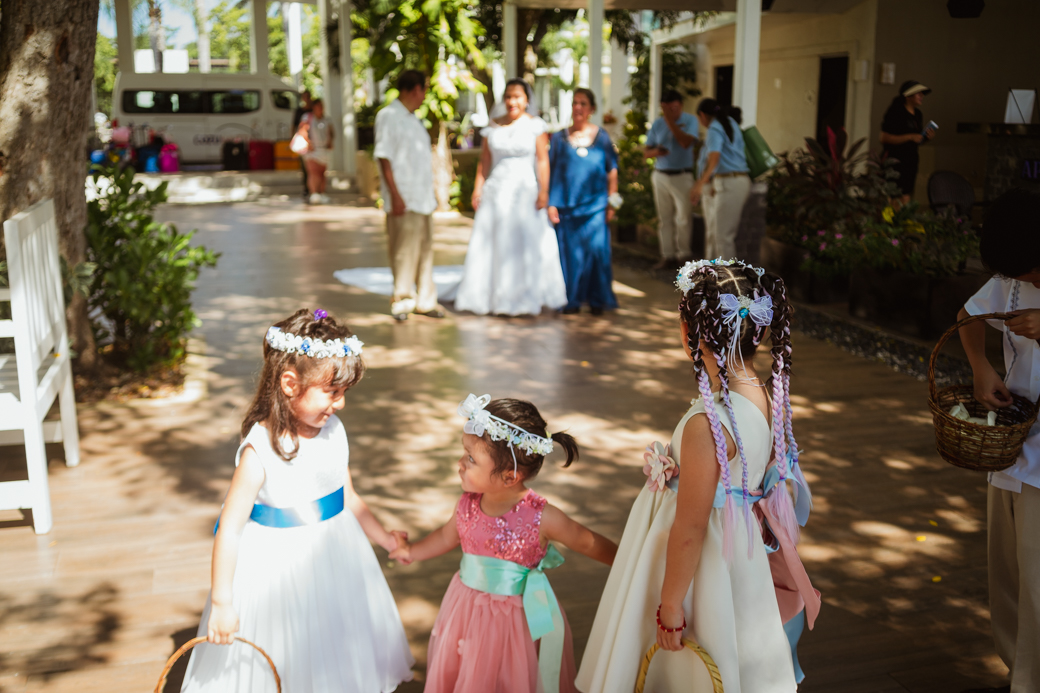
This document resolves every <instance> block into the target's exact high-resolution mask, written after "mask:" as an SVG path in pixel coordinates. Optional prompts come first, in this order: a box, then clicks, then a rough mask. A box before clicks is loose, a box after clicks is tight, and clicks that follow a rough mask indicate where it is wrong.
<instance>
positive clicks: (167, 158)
mask: <svg viewBox="0 0 1040 693" xmlns="http://www.w3.org/2000/svg"><path fill="white" fill-rule="evenodd" d="M159 170H160V171H162V172H163V173H177V172H178V171H180V170H181V158H180V152H179V151H178V149H177V145H175V144H173V143H172V142H171V143H170V144H164V145H163V148H162V149H160V150H159Z"/></svg>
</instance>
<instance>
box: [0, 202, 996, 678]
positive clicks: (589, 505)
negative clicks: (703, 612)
mask: <svg viewBox="0 0 1040 693" xmlns="http://www.w3.org/2000/svg"><path fill="white" fill-rule="evenodd" d="M165 215H166V216H167V217H168V218H170V219H172V220H175V221H176V222H177V223H178V224H180V225H181V227H182V228H193V227H198V228H199V229H200V233H199V235H198V236H197V239H198V240H199V241H200V242H202V243H205V244H207V245H209V246H210V247H213V248H215V249H217V250H220V251H221V252H223V254H224V255H223V257H222V258H221V260H220V265H219V268H218V269H217V270H215V271H208V272H206V273H204V274H203V276H202V278H201V280H200V282H199V288H198V291H197V293H196V301H197V308H198V312H199V314H200V317H201V318H202V320H203V326H202V328H201V329H200V330H199V335H200V336H201V337H202V338H203V339H204V341H205V347H206V352H205V364H206V367H207V371H206V378H205V385H206V391H205V393H203V395H202V396H201V397H199V398H198V399H197V400H196V401H188V402H179V403H178V402H158V403H136V404H125V405H116V404H106V405H101V406H91V407H82V408H81V412H80V427H81V431H82V448H83V462H82V464H81V465H80V466H79V467H77V468H75V469H67V468H65V467H64V465H63V463H62V462H61V450H60V447H55V448H53V460H52V462H51V477H50V478H51V493H52V498H53V503H54V515H55V525H54V530H53V531H52V532H51V533H50V534H48V535H45V536H36V535H34V534H33V533H32V530H31V529H30V528H29V527H28V526H27V525H26V523H25V521H24V519H22V518H21V516H20V515H19V514H18V513H7V514H4V515H0V691H4V692H5V693H14V692H17V693H23V692H24V693H28V692H29V691H34V692H35V691H53V692H57V691H63V692H64V691H68V692H73V691H74V692H76V693H88V692H92V691H97V692H99V693H100V692H102V691H103V692H104V693H114V692H117V693H122V692H125V693H131V692H139V691H147V690H151V689H152V688H153V687H154V685H155V680H156V678H157V676H158V673H159V671H160V669H161V668H162V664H163V661H164V660H165V659H166V658H167V657H168V656H169V655H170V654H171V653H172V652H173V651H174V649H175V648H176V647H177V646H178V645H179V644H180V643H182V642H184V641H185V640H187V639H188V638H190V637H191V636H193V635H194V632H195V629H196V627H197V624H198V618H199V614H200V612H201V609H202V606H203V602H204V600H205V596H206V591H207V589H208V581H209V575H208V568H209V555H210V549H211V541H212V534H211V530H212V526H213V520H214V518H215V516H216V514H217V511H218V508H219V505H220V501H221V498H222V497H223V494H224V492H225V490H226V485H227V483H228V480H229V479H230V476H231V471H232V467H233V464H232V459H233V453H234V450H235V447H236V444H237V438H238V434H237V430H238V427H239V424H240V420H241V416H242V414H243V409H244V407H245V406H246V405H247V403H248V400H249V398H250V396H251V394H252V387H253V382H254V378H255V374H256V372H257V370H258V367H259V356H260V344H261V339H262V335H263V333H264V330H265V329H266V326H267V325H269V324H270V322H271V321H272V320H274V319H277V318H279V317H281V316H284V315H286V314H288V313H289V312H291V311H292V310H294V309H296V308H298V307H301V306H310V307H318V306H321V307H324V308H326V309H328V310H329V311H330V312H332V313H333V314H335V315H337V316H341V317H345V318H346V319H347V320H348V321H349V322H350V323H351V325H352V326H353V327H354V328H355V330H356V331H357V332H358V333H359V335H360V336H361V338H362V339H363V340H364V341H365V342H366V359H367V361H368V364H369V371H368V374H367V375H366V377H365V379H364V381H363V382H362V383H361V384H360V385H359V386H358V387H357V388H356V389H355V390H354V391H352V392H351V393H349V395H348V401H347V407H346V409H344V411H343V412H342V413H341V417H342V418H343V420H344V423H345V424H346V427H347V431H348V433H349V435H350V439H351V447H352V455H351V464H352V468H353V474H354V480H355V484H356V485H357V487H358V488H359V490H360V491H361V492H362V493H363V494H365V496H366V498H367V499H368V500H369V502H370V504H371V505H372V506H373V507H374V508H375V509H376V511H377V513H378V514H379V515H380V516H381V517H382V518H383V519H384V521H385V522H387V523H388V524H389V525H392V526H395V527H402V528H405V529H408V530H409V531H411V532H412V533H413V535H416V534H422V533H423V532H425V531H427V530H429V529H431V528H433V527H435V526H437V525H438V524H440V523H441V522H443V521H445V520H446V519H447V518H448V517H449V516H450V513H451V511H452V507H453V505H454V502H455V500H456V498H457V496H458V493H459V489H458V484H457V478H456V477H455V475H454V473H453V464H454V460H455V459H456V456H457V455H458V448H459V445H458V436H459V433H460V428H461V426H460V421H459V420H458V417H457V416H456V415H455V408H456V406H457V402H458V401H459V400H460V399H461V398H463V397H464V396H465V395H466V394H467V393H468V392H470V391H474V392H478V393H482V392H490V393H492V394H494V395H496V396H503V395H513V396H520V397H525V398H529V399H531V400H533V401H534V402H536V403H537V404H538V405H539V407H540V408H541V409H542V411H543V413H544V414H545V415H546V418H547V419H548V420H549V422H550V425H551V426H552V427H553V428H565V427H566V428H569V430H570V431H571V432H572V433H573V434H574V435H575V436H576V437H577V439H578V441H579V444H581V445H582V450H583V454H582V458H581V460H580V462H578V463H577V464H575V465H574V466H573V467H572V468H570V469H568V470H562V469H559V468H556V467H552V466H547V467H546V468H545V470H544V471H543V473H542V474H541V475H540V477H539V478H538V479H537V481H536V482H535V483H534V484H533V485H534V487H535V488H536V489H537V490H538V491H539V492H540V493H543V494H544V495H546V496H548V497H549V498H550V500H551V501H552V502H554V503H557V504H559V505H560V507H562V508H563V509H565V510H566V511H567V512H569V513H572V514H573V515H574V516H575V517H576V518H578V519H579V520H581V521H582V522H585V523H587V524H589V525H590V526H592V527H594V528H596V529H597V530H599V531H601V532H603V533H605V534H606V535H608V536H611V537H614V538H619V537H620V535H621V530H622V528H623V526H624V523H625V519H626V517H627V513H628V508H629V506H630V503H631V501H632V499H633V498H634V497H635V495H636V493H637V491H638V489H639V486H640V484H641V483H642V481H643V478H644V477H643V475H642V473H641V472H640V469H639V467H640V465H641V463H642V462H641V457H640V453H641V450H642V448H643V446H644V445H646V443H648V442H649V441H651V440H655V439H658V440H663V439H664V438H666V437H667V436H668V435H670V432H671V430H672V427H673V426H674V425H675V423H676V422H677V421H678V419H679V418H680V417H681V416H682V414H683V412H684V411H685V407H686V402H688V400H689V399H690V398H691V397H692V396H693V395H694V393H695V389H694V387H693V381H692V378H691V377H690V376H689V367H688V362H686V361H685V360H684V358H683V354H682V352H681V350H680V349H679V346H678V342H677V334H676V333H677V327H676V315H675V311H674V305H675V293H674V291H673V290H671V289H670V288H669V287H668V286H665V285H664V284H662V283H660V282H656V281H654V280H653V279H651V278H649V277H648V276H646V275H643V274H641V273H638V272H635V271H632V270H626V269H619V270H618V272H617V280H618V281H619V282H620V287H619V290H620V295H619V299H620V300H621V302H622V309H621V310H619V311H618V312H617V314H616V315H612V316H607V317H603V318H592V317H590V316H588V315H582V316H565V317H564V316H550V315H546V316H543V317H541V318H538V319H496V318H480V317H473V316H462V315H453V316H449V318H447V319H446V320H443V321H434V320H430V319H412V320H410V321H408V322H407V323H406V324H403V325H399V324H394V323H393V321H392V319H391V318H390V316H389V315H388V310H387V309H388V304H387V301H386V299H384V298H382V297H379V296H374V295H371V294H367V293H364V292H362V291H360V290H357V289H353V288H351V287H346V286H343V285H341V284H339V283H337V282H336V281H335V280H334V279H333V278H332V272H333V270H336V269H339V268H343V267H363V266H378V265H384V264H385V244H384V240H383V239H384V236H383V232H382V215H381V214H379V213H377V212H376V211H374V210H371V209H358V208H346V207H326V208H309V209H305V208H302V207H301V206H299V205H297V204H295V203H289V202H274V201H272V202H261V203H251V204H241V205H236V206H210V207H195V208H190V207H180V208H168V209H166V210H165ZM467 237H468V225H467V223H466V222H465V221H464V220H463V221H456V222H440V223H439V224H438V245H437V251H438V259H437V261H438V263H439V264H454V263H458V262H459V261H460V260H461V258H462V256H463V254H464V252H465V243H466V239H467ZM795 366H796V376H795V380H794V385H793V388H794V394H795V403H796V417H797V424H796V425H797V428H796V431H797V433H798V435H799V441H800V443H801V446H802V447H804V448H805V450H806V452H805V455H804V457H803V461H804V462H803V464H804V468H805V470H806V473H807V476H808V477H809V479H810V482H811V483H812V485H813V491H814V494H815V502H816V507H815V511H814V514H813V516H812V519H811V521H810V524H809V527H808V529H807V530H806V531H805V533H804V539H803V544H802V555H803V558H804V561H805V564H806V567H807V568H808V570H809V573H810V575H811V577H812V578H813V580H814V582H815V584H816V586H817V587H818V588H819V589H820V590H821V591H822V592H823V596H824V607H823V611H822V613H821V616H820V619H819V621H818V622H817V626H816V629H815V630H814V631H813V632H811V633H806V635H805V636H804V637H803V640H802V647H801V649H800V653H801V660H802V665H803V667H804V669H805V671H806V673H807V675H808V678H807V680H806V682H805V683H804V684H803V686H802V687H801V690H803V691H806V692H808V693H822V692H827V693H831V692H834V693H857V692H860V691H864V692H867V691H876V692H888V691H893V692H895V691H899V692H903V691H912V692H914V693H926V692H932V691H934V692H937V693H938V692H944V693H945V692H956V691H960V690H962V689H965V688H969V687H972V686H981V685H989V686H992V685H998V684H1000V683H1002V682H1003V681H1004V678H1003V677H1004V675H1005V673H1006V670H1005V669H1004V667H1003V666H1002V665H1001V663H1000V661H999V660H998V659H997V657H996V656H995V654H994V651H993V645H992V642H991V640H990V635H989V625H988V618H989V616H988V608H987V596H986V560H985V479H984V477H983V476H980V475H977V474H972V473H969V472H966V471H963V470H958V469H955V468H953V467H950V466H948V465H945V464H944V463H942V462H941V461H940V460H939V459H938V457H937V456H936V455H935V453H934V450H933V439H932V430H931V423H930V417H929V414H928V409H927V405H926V403H925V397H926V390H927V388H926V385H925V384H924V383H921V382H918V381H915V380H912V379H910V378H908V377H906V376H903V375H900V374H897V373H895V372H892V371H891V370H889V369H887V368H885V367H884V366H881V365H879V364H875V363H871V362H868V361H865V360H862V359H859V358H856V357H854V356H851V355H849V354H847V353H845V352H842V351H840V350H838V349H836V348H834V347H832V346H829V345H827V344H825V343H822V342H819V341H814V340H812V339H808V338H804V337H798V338H797V339H796V350H795ZM23 473H24V460H23V459H22V458H21V457H20V450H19V449H16V448H2V449H0V478H17V477H18V475H19V474H23ZM381 555H382V556H383V558H385V555H384V554H381ZM457 564H458V555H456V554H450V555H448V556H444V557H442V558H440V559H437V560H435V561H431V562H430V563H429V564H426V565H422V566H418V565H413V566H409V567H399V566H393V565H390V564H387V567H386V574H387V577H388V579H389V581H390V584H391V587H392V589H393V591H394V594H395V596H396V598H397V601H398V604H399V607H400V610H401V614H402V617H403V619H404V621H405V624H406V627H407V630H408V634H409V638H410V640H411V643H412V647H413V651H414V653H415V656H416V658H417V659H418V660H419V665H418V666H417V667H416V672H417V676H418V677H419V678H421V676H422V673H423V666H424V662H425V647H426V641H427V638H428V636H429V631H430V627H431V625H432V623H433V620H434V618H435V616H436V614H437V609H438V604H439V602H440V598H441V596H442V595H443V592H444V589H445V588H446V586H447V583H448V580H449V578H450V576H451V574H452V573H453V572H454V570H455V569H456V566H457ZM606 577H607V569H606V568H605V567H603V566H600V565H598V564H595V563H593V562H591V561H589V560H587V559H585V558H584V557H582V556H574V555H567V563H566V564H565V565H564V566H563V567H561V568H559V569H558V570H556V571H554V574H553V576H552V580H553V584H554V587H555V590H556V592H557V595H558V596H559V598H560V601H561V602H562V604H563V605H564V607H565V608H566V610H567V613H568V615H569V618H570V620H571V624H572V628H573V631H574V634H575V646H576V650H577V653H578V655H579V657H580V653H581V651H582V650H583V648H584V644H585V640H586V638H587V636H588V631H589V629H590V627H591V624H592V619H593V616H594V614H595V608H596V604H597V602H598V598H599V595H600V592H601V590H602V586H603V584H604V582H605V580H606ZM177 678H178V675H177V674H176V673H175V676H174V677H172V679H171V683H170V684H169V685H168V686H167V689H166V690H167V691H173V690H177V687H176V686H177V683H176V679H177ZM421 688H422V685H421V683H419V682H415V683H411V684H406V685H405V686H403V687H402V688H401V689H400V690H402V691H409V692H412V691H419V690H421Z"/></svg>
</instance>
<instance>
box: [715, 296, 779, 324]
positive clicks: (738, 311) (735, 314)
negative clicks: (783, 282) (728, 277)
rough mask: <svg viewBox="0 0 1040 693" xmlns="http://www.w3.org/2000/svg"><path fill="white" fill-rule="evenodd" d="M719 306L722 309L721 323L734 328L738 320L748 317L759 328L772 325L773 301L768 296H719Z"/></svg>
mask: <svg viewBox="0 0 1040 693" xmlns="http://www.w3.org/2000/svg"><path fill="white" fill-rule="evenodd" d="M719 306H720V307H721V308H722V322H724V323H726V324H727V325H729V326H730V328H731V329H732V328H735V327H736V325H737V324H738V323H739V321H740V320H742V319H743V318H746V317H750V318H751V319H752V320H754V321H755V324H756V325H758V326H759V327H768V326H769V325H771V324H772V323H773V299H772V298H770V297H769V296H759V297H758V298H756V299H752V298H751V297H750V296H734V295H733V294H719Z"/></svg>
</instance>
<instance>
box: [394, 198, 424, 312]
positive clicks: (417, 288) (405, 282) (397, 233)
mask: <svg viewBox="0 0 1040 693" xmlns="http://www.w3.org/2000/svg"><path fill="white" fill-rule="evenodd" d="M386 231H387V235H388V236H389V245H390V267H391V269H393V272H394V296H393V303H392V304H391V307H390V311H391V312H392V313H394V314H395V315H396V314H398V313H411V312H413V311H415V312H419V313H426V312H429V311H431V310H434V309H435V308H437V286H436V285H435V284H434V283H433V217H432V216H431V215H429V214H416V213H415V212H405V213H404V214H402V215H401V216H399V217H395V216H393V215H391V214H387V215H386Z"/></svg>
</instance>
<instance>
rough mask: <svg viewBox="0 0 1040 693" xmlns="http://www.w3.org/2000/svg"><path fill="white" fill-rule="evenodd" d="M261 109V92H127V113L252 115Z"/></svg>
mask: <svg viewBox="0 0 1040 693" xmlns="http://www.w3.org/2000/svg"><path fill="white" fill-rule="evenodd" d="M258 110H260V92H259V91H255V90H238V89H236V90H229V91H146V90H141V91H129V90H128V91H124V92H123V112H125V113H158V114H164V113H185V114H187V113H252V112H253V111H258Z"/></svg>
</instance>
